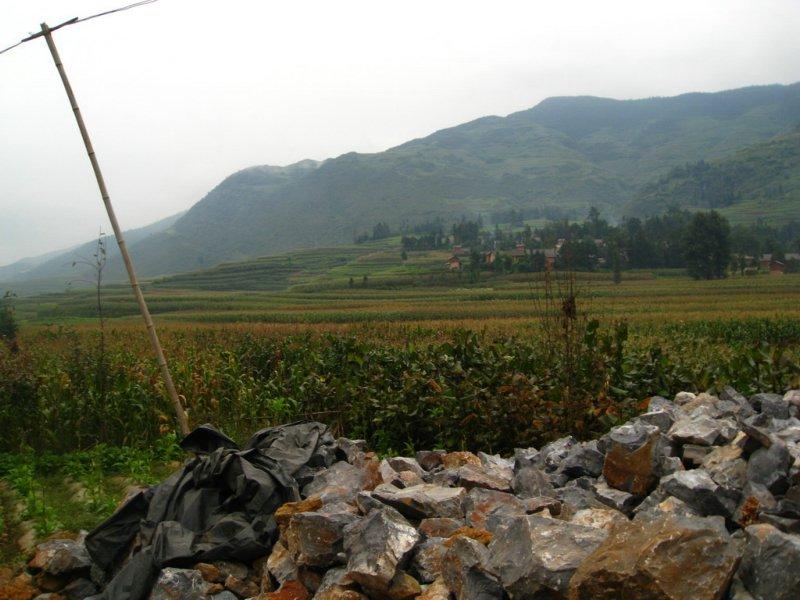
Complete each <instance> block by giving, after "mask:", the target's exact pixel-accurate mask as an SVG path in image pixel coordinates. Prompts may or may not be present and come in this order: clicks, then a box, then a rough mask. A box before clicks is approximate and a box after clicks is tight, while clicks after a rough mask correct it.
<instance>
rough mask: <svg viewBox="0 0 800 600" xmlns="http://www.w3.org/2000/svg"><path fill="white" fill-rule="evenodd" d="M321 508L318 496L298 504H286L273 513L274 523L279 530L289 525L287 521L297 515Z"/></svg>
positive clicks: (320, 499)
mask: <svg viewBox="0 0 800 600" xmlns="http://www.w3.org/2000/svg"><path fill="white" fill-rule="evenodd" d="M320 508H322V498H320V497H319V496H312V497H311V498H307V499H305V500H300V501H298V502H287V503H286V504H283V505H281V506H279V507H278V509H277V510H276V511H275V513H274V517H275V522H276V523H277V524H278V525H280V527H281V529H283V528H284V527H286V526H288V525H289V521H291V520H292V517H293V516H294V515H296V514H297V513H302V512H313V511H315V510H319V509H320Z"/></svg>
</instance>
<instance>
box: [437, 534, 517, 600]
mask: <svg viewBox="0 0 800 600" xmlns="http://www.w3.org/2000/svg"><path fill="white" fill-rule="evenodd" d="M488 555H489V552H488V550H487V549H486V547H485V546H484V545H483V544H481V543H480V542H477V541H475V540H473V539H471V538H468V537H459V538H456V539H455V540H454V542H453V543H452V544H451V545H450V547H449V548H448V549H447V552H446V553H445V555H444V559H443V561H442V578H443V579H444V582H445V584H446V585H447V588H448V589H449V590H450V592H452V594H453V595H455V597H456V600H472V599H477V598H482V599H485V600H489V599H491V598H497V600H501V599H502V598H503V589H502V587H501V586H500V583H499V582H498V581H497V580H496V579H495V578H494V577H493V576H492V575H490V574H489V573H487V572H486V562H487V559H488Z"/></svg>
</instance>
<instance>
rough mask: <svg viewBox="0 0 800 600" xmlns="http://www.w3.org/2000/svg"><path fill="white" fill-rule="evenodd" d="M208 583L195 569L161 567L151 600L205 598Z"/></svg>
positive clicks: (199, 599) (200, 599)
mask: <svg viewBox="0 0 800 600" xmlns="http://www.w3.org/2000/svg"><path fill="white" fill-rule="evenodd" d="M206 587H207V584H206V582H205V581H203V576H202V575H200V571H197V570H195V569H176V568H173V567H167V568H165V569H161V573H159V575H158V579H157V580H156V583H155V585H154V586H153V589H152V591H151V592H150V600H205V597H206Z"/></svg>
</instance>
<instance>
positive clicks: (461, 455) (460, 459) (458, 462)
mask: <svg viewBox="0 0 800 600" xmlns="http://www.w3.org/2000/svg"><path fill="white" fill-rule="evenodd" d="M464 465H474V466H476V467H480V466H481V459H480V458H478V457H477V456H475V455H474V454H473V453H472V452H448V453H447V454H445V455H444V456H443V457H442V466H443V467H444V468H445V469H458V468H459V467H462V466H464Z"/></svg>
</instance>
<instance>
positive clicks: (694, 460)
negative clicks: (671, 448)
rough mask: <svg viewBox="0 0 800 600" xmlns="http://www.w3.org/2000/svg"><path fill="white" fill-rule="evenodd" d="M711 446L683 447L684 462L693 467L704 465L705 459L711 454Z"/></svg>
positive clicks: (690, 445) (693, 445) (689, 445)
mask: <svg viewBox="0 0 800 600" xmlns="http://www.w3.org/2000/svg"><path fill="white" fill-rule="evenodd" d="M711 450H712V448H711V447H710V446H698V445H697V444H686V445H685V446H684V447H683V462H684V463H686V464H687V465H690V466H693V467H699V466H700V465H701V464H703V459H704V458H705V457H706V456H707V455H708V454H709V453H710V452H711Z"/></svg>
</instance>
